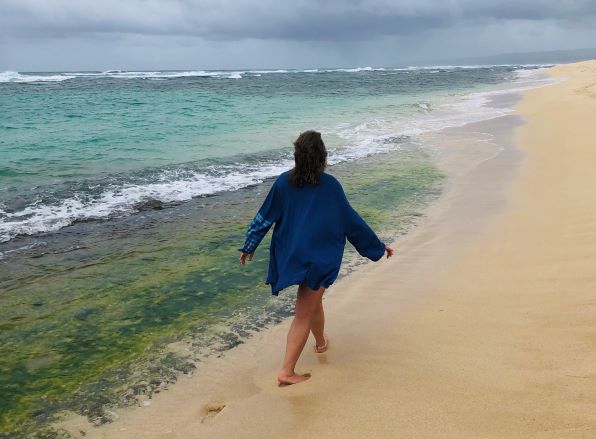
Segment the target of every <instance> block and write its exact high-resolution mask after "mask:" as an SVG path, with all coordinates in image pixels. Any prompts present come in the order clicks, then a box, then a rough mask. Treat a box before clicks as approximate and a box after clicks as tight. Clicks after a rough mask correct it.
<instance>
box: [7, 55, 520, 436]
mask: <svg viewBox="0 0 596 439" xmlns="http://www.w3.org/2000/svg"><path fill="white" fill-rule="evenodd" d="M519 69H520V66H495V67H486V68H433V69H403V70H368V69H360V70H355V71H346V70H334V71H293V72H285V71H284V72H263V71H262V72H151V73H148V72H136V73H127V72H111V73H102V74H100V73H95V74H94V73H89V72H87V73H79V74H73V73H52V74H16V73H4V74H0V109H1V110H2V111H1V112H0V134H1V135H0V158H1V159H0V241H3V242H0V310H1V311H0V393H1V394H2V398H0V437H13V436H27V435H34V434H37V435H38V437H53V436H52V435H53V434H55V433H56V431H55V430H52V428H51V427H50V425H51V424H52V422H54V421H56V420H58V419H59V418H60V415H61V414H62V413H66V412H75V413H79V414H82V415H84V416H87V418H88V419H89V421H90V422H92V423H94V424H102V423H105V422H110V420H111V415H110V413H111V412H112V411H113V409H114V407H118V406H121V405H135V404H138V401H139V398H140V397H152V396H153V395H154V394H155V393H157V392H159V391H160V389H162V388H163V386H164V385H166V384H168V383H172V382H175V381H176V377H177V376H178V375H179V374H181V373H192V371H193V370H194V368H195V365H196V364H197V362H200V361H201V359H202V358H204V356H205V355H220V354H221V353H222V352H224V351H225V350H227V349H229V348H231V347H233V346H235V345H237V344H239V343H242V342H243V341H244V340H245V339H246V337H248V336H249V335H250V334H251V333H253V332H255V331H258V330H260V329H261V328H263V327H265V326H268V325H271V324H274V323H276V322H278V321H280V319H282V318H284V317H285V316H287V315H289V314H290V313H291V305H292V292H290V291H288V292H286V293H283V294H282V295H281V296H280V297H279V298H275V299H273V298H271V297H270V293H269V290H268V288H267V287H266V286H265V285H264V284H263V281H264V278H265V271H266V265H267V242H264V243H263V244H262V246H261V247H260V248H259V250H258V251H257V254H256V257H255V261H254V263H252V264H250V265H248V266H246V267H239V266H238V263H237V256H238V254H237V248H238V247H239V246H240V245H241V243H242V241H243V233H244V230H245V228H246V226H247V224H248V221H249V220H250V219H251V217H252V215H253V214H254V212H255V211H256V209H257V208H258V206H259V204H260V202H261V201H262V199H263V198H264V196H265V194H266V192H267V190H268V187H269V185H270V184H271V179H270V177H274V176H275V175H277V174H279V172H281V171H283V170H285V169H287V168H289V167H290V166H291V163H292V160H291V157H292V155H291V153H292V147H291V141H292V140H293V139H294V138H295V137H296V135H297V134H298V133H299V132H300V131H303V130H305V129H310V128H315V129H319V130H321V131H323V133H324V138H325V140H326V142H327V144H328V147H329V149H330V152H331V153H330V164H331V166H330V168H329V172H331V173H332V174H334V175H336V176H337V177H338V178H339V179H340V180H341V181H342V183H343V185H344V187H345V189H346V193H347V194H348V196H349V198H350V200H351V201H352V204H353V205H354V206H355V207H356V208H357V209H358V210H359V211H360V212H361V214H362V215H363V216H364V217H365V219H366V220H367V221H368V222H369V223H370V224H371V225H372V226H373V227H374V228H375V230H377V232H378V233H379V235H380V236H381V237H382V239H385V240H388V241H389V240H391V239H392V237H395V236H397V235H399V234H400V233H403V232H405V231H406V230H407V229H408V228H409V227H411V226H412V225H413V224H415V222H416V219H417V218H418V217H419V215H420V212H421V209H422V208H423V207H424V205H425V204H426V203H428V202H429V201H430V200H432V199H433V198H434V197H436V196H437V195H438V193H439V192H440V188H441V182H442V180H443V176H442V175H441V173H440V172H439V171H438V170H437V169H436V168H435V167H434V166H433V165H432V163H431V162H430V160H429V158H428V157H427V155H426V154H425V152H424V145H422V144H421V143H420V141H419V140H418V139H417V135H418V134H420V133H424V132H426V131H430V130H436V129H440V128H442V127H446V126H456V125H462V124H465V123H466V122H469V121H474V120H482V119H486V118H490V117H495V116H498V115H499V114H501V113H502V112H503V111H506V109H496V108H489V107H486V106H484V105H483V103H485V101H486V93H495V92H498V91H499V90H502V89H508V88H511V87H523V86H524V83H523V81H522V79H523V75H522V73H523V72H525V71H526V70H522V73H520V70H519ZM520 81H521V82H520ZM359 261H360V260H359V258H357V256H356V255H355V254H354V252H353V251H351V250H350V251H348V252H347V254H346V260H345V262H346V264H345V269H344V273H345V272H346V270H347V269H348V267H353V266H354V264H356V263H358V262H359ZM329 293H330V294H335V293H341V292H336V291H335V290H334V289H333V287H332V288H331V289H330V292H329ZM172 346H176V349H173V348H172ZM180 346H184V349H180ZM108 409H109V410H108Z"/></svg>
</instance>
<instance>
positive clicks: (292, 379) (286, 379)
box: [277, 372, 310, 386]
mask: <svg viewBox="0 0 596 439" xmlns="http://www.w3.org/2000/svg"><path fill="white" fill-rule="evenodd" d="M309 378H310V373H303V374H297V373H294V374H292V375H288V374H286V373H285V372H280V373H279V374H278V375H277V382H278V383H279V385H280V386H289V385H292V384H298V383H301V382H303V381H306V380H307V379H309Z"/></svg>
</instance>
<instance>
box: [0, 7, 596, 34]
mask: <svg viewBox="0 0 596 439" xmlns="http://www.w3.org/2000/svg"><path fill="white" fill-rule="evenodd" d="M595 16H596V1H594V0H566V1H563V0H526V1H521V0H506V1H478V0H405V1H395V0H394V1H389V0H337V1H333V0H329V1H315V0H294V1H291V2H283V1H274V0H236V1H232V0H170V1H163V0H162V1H157V0H101V1H91V0H0V35H2V36H5V37H6V36H9V37H13V38H19V37H20V38H23V37H27V38H34V37H58V38H60V37H62V38H64V37H72V36H76V35H83V34H89V35H90V34H115V35H118V34H131V35H178V36H196V37H201V38H203V39H206V40H222V41H230V40H231V41H233V40H242V39H262V40H294V41H350V40H363V39H365V40H366V39H375V38H380V37H384V36H392V35H398V36H399V35H404V34H415V33H421V32H424V31H427V30H433V29H441V28H446V27H455V26H458V25H462V26H467V25H471V24H475V25H478V24H482V23H495V22H499V21H516V20H518V21H534V22H540V21H548V22H557V23H560V24H561V26H568V27H573V26H586V25H587V26H589V25H590V23H592V24H593V22H594V17H595Z"/></svg>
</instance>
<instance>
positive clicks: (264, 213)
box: [238, 180, 281, 264]
mask: <svg viewBox="0 0 596 439" xmlns="http://www.w3.org/2000/svg"><path fill="white" fill-rule="evenodd" d="M278 191H279V190H278V187H277V180H276V181H275V183H273V186H271V189H270V190H269V193H268V194H267V197H266V198H265V201H264V202H263V204H262V206H261V208H260V209H259V211H258V212H257V214H256V215H255V217H254V218H253V220H252V221H251V222H250V225H249V226H248V229H247V230H246V240H245V242H244V245H243V246H242V248H240V249H238V250H240V251H241V252H242V254H241V255H240V263H241V264H244V263H245V262H246V261H247V260H248V261H251V260H252V255H253V253H254V252H255V250H256V249H257V247H258V246H259V244H260V243H261V241H262V240H263V238H264V237H265V235H266V234H267V232H268V231H269V229H270V228H271V226H272V225H273V223H274V222H276V221H278V220H279V218H280V216H281V204H280V200H279V194H278Z"/></svg>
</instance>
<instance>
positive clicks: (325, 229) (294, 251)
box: [240, 131, 393, 385]
mask: <svg viewBox="0 0 596 439" xmlns="http://www.w3.org/2000/svg"><path fill="white" fill-rule="evenodd" d="M294 160H295V167H294V168H293V169H291V170H290V171H286V172H284V173H283V174H281V175H280V176H279V177H278V178H277V179H276V181H275V182H274V183H273V186H272V187H271V189H270V191H269V194H268V195H267V198H266V199H265V201H264V202H263V205H262V206H261V208H260V209H259V211H258V213H257V214H256V216H255V217H254V219H253V220H252V222H251V223H250V226H249V227H248V230H247V232H246V242H245V244H244V247H242V248H241V249H240V251H241V252H242V254H241V255H240V263H241V264H243V265H244V264H245V263H246V261H247V260H248V261H250V260H252V257H253V254H254V252H255V249H256V248H257V246H258V245H259V243H260V242H261V240H262V239H263V237H264V236H265V235H266V234H267V231H268V230H269V228H270V227H271V225H272V224H273V223H275V228H274V230H273V237H272V239H271V247H270V249H269V250H270V260H269V273H268V275H267V284H268V285H271V291H272V293H273V294H274V295H276V296H277V294H278V293H279V291H280V290H282V289H284V288H286V287H289V286H290V285H298V295H297V298H296V307H295V317H294V320H293V321H292V325H291V326H290V330H289V332H288V338H287V345H286V353H285V357H284V360H283V365H282V368H281V370H280V372H279V374H278V376H277V380H278V382H279V384H280V385H289V384H296V383H300V382H302V381H305V380H307V379H308V378H309V377H310V374H296V373H295V372H294V367H295V366H296V362H297V361H298V358H299V357H300V354H301V353H302V350H303V349H304V345H305V344H306V341H307V339H308V335H309V333H310V332H311V331H312V333H313V335H314V337H315V346H314V350H315V352H317V353H323V352H325V351H326V350H327V347H328V345H329V340H328V338H327V336H326V334H325V333H324V327H325V315H324V312H323V292H324V291H325V289H326V288H329V286H330V285H331V284H332V283H333V281H335V279H336V278H337V275H338V273H339V268H340V265H341V260H342V256H343V251H344V246H345V242H346V238H348V241H350V242H351V243H352V244H353V245H354V247H356V250H358V253H360V254H361V255H362V256H365V257H367V258H369V259H372V260H373V261H378V260H379V259H381V257H382V256H383V255H384V254H385V253H387V257H390V256H392V255H393V250H392V249H391V248H390V247H387V246H386V245H385V244H383V243H382V242H381V241H380V240H379V238H378V237H377V235H375V233H374V232H373V231H372V230H371V228H370V227H369V226H368V225H367V224H366V222H364V220H363V219H362V218H361V217H360V215H358V213H357V212H356V211H355V210H354V209H353V208H352V206H350V204H349V202H348V200H347V198H346V195H345V193H344V191H343V188H342V187H341V185H340V183H339V182H338V181H337V180H336V179H335V178H334V177H332V176H331V175H329V174H327V173H325V172H324V170H325V167H326V165H327V151H326V149H325V144H324V143H323V140H322V139H321V134H320V133H318V132H316V131H306V132H304V133H302V134H300V136H299V137H298V139H296V141H295V142H294Z"/></svg>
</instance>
